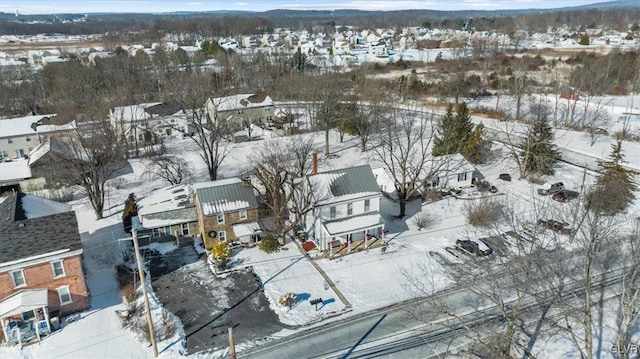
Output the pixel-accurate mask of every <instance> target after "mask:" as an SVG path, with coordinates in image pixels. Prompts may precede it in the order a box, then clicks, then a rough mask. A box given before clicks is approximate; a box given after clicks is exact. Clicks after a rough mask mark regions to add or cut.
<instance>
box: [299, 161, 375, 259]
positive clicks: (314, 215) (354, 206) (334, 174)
mask: <svg viewBox="0 0 640 359" xmlns="http://www.w3.org/2000/svg"><path fill="white" fill-rule="evenodd" d="M304 183H305V186H306V190H309V191H312V195H313V198H314V202H315V203H314V208H313V210H311V211H310V212H309V213H308V214H307V215H306V217H305V218H304V220H303V227H304V228H305V231H306V232H307V233H308V234H309V235H310V237H311V238H312V240H313V241H314V242H315V244H316V246H317V247H318V248H320V250H330V251H333V250H339V249H340V248H347V251H350V250H351V248H352V242H353V241H363V240H364V241H365V247H367V246H368V243H369V241H370V240H371V239H372V237H377V238H382V236H383V232H384V220H383V218H382V216H381V215H380V199H381V197H382V193H381V192H380V188H379V187H378V184H377V183H376V178H375V176H374V175H373V172H372V171H371V167H370V166H369V165H363V166H357V167H350V168H343V169H338V170H333V171H327V172H321V173H317V174H311V175H308V176H307V177H306V178H305V182H304Z"/></svg>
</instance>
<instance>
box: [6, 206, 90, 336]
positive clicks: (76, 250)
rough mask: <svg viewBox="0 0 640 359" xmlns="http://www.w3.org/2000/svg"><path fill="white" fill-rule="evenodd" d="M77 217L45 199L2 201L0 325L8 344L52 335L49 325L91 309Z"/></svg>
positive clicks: (71, 211)
mask: <svg viewBox="0 0 640 359" xmlns="http://www.w3.org/2000/svg"><path fill="white" fill-rule="evenodd" d="M89 306H90V302H89V292H88V290H87V285H86V283H85V278H84V271H83V267H82V245H81V242H80V234H79V232H78V222H77V219H76V214H75V212H74V211H73V210H71V208H70V206H68V205H66V204H63V203H59V202H54V201H50V200H47V199H44V198H40V197H35V196H30V195H24V194H12V195H10V196H8V197H0V323H1V324H2V330H3V334H4V338H5V340H6V341H7V342H9V343H24V342H25V341H28V340H31V339H34V338H37V339H40V338H41V337H42V336H43V335H46V334H47V333H50V332H51V323H50V319H51V318H52V317H57V316H62V315H67V314H70V313H74V312H78V311H81V310H84V309H87V308H89Z"/></svg>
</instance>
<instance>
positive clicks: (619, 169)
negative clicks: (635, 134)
mask: <svg viewBox="0 0 640 359" xmlns="http://www.w3.org/2000/svg"><path fill="white" fill-rule="evenodd" d="M611 147H612V151H611V154H610V155H609V159H608V160H606V161H598V172H599V173H600V174H599V175H598V178H597V180H596V185H595V187H594V189H593V190H592V192H591V193H590V194H589V197H588V201H587V203H588V205H589V208H591V209H593V210H595V211H598V212H600V213H603V214H607V215H614V214H616V213H619V212H622V211H623V210H624V209H625V208H627V206H628V205H629V204H630V203H631V202H633V200H634V199H635V195H634V193H633V192H634V191H635V190H636V189H637V185H636V184H635V182H634V176H635V175H637V174H638V173H637V172H636V171H633V170H630V169H627V168H624V167H623V166H622V162H623V159H624V155H623V153H622V142H621V141H618V142H617V143H616V144H614V145H612V146H611Z"/></svg>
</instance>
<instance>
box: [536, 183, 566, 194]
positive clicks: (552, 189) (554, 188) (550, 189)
mask: <svg viewBox="0 0 640 359" xmlns="http://www.w3.org/2000/svg"><path fill="white" fill-rule="evenodd" d="M563 190H564V183H562V182H556V183H554V184H550V183H545V184H544V185H543V186H542V188H538V194H540V195H548V194H554V193H558V192H560V191H563Z"/></svg>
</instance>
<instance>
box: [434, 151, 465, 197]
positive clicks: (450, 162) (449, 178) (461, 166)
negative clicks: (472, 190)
mask: <svg viewBox="0 0 640 359" xmlns="http://www.w3.org/2000/svg"><path fill="white" fill-rule="evenodd" d="M475 171H476V168H475V167H474V166H473V164H471V162H469V161H467V159H466V158H464V156H463V155H462V154H460V153H454V154H451V155H444V156H437V157H433V158H432V159H430V160H429V163H426V164H425V168H424V173H426V174H427V178H426V179H425V180H424V183H423V185H424V189H425V190H431V189H436V190H443V189H454V188H455V189H458V188H467V187H471V184H472V182H473V177H474V173H475Z"/></svg>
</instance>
